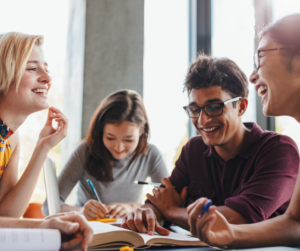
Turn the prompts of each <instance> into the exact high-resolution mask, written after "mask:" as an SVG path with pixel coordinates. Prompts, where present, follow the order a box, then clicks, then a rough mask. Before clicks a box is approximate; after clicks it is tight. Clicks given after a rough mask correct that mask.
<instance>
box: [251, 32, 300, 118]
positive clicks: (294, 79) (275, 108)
mask: <svg viewBox="0 0 300 251" xmlns="http://www.w3.org/2000/svg"><path fill="white" fill-rule="evenodd" d="M274 48H283V46H282V45H281V44H279V43H277V42H275V41H273V40H272V39H271V38H270V37H269V36H268V35H265V36H264V37H263V38H262V39H261V41H260V43H259V46H258V49H259V50H265V49H274ZM283 53H284V51H283V50H282V51H279V50H274V51H266V52H260V54H259V60H260V65H261V66H260V68H259V70H258V72H256V71H253V72H252V74H251V76H250V78H249V80H250V82H251V83H253V84H255V90H256V91H257V92H258V94H259V96H261V97H262V100H261V103H262V105H263V113H264V114H265V115H267V116H279V115H292V114H291V111H293V110H295V102H294V100H295V101H296V102H299V101H298V99H299V98H298V97H299V92H298V90H299V73H296V72H294V71H293V70H289V69H288V68H287V66H286V60H287V59H286V58H285V57H284V56H283ZM295 60H296V61H297V60H298V61H299V58H298V57H294V59H293V61H295Z"/></svg>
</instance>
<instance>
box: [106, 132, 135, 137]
mask: <svg viewBox="0 0 300 251" xmlns="http://www.w3.org/2000/svg"><path fill="white" fill-rule="evenodd" d="M106 134H107V135H109V136H112V137H115V135H113V134H111V133H109V132H107V133H106ZM131 137H133V135H128V136H125V137H124V138H131Z"/></svg>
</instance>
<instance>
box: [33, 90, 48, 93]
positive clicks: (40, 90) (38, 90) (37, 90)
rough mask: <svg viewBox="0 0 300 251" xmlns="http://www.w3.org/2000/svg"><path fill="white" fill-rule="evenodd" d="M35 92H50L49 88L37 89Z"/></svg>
mask: <svg viewBox="0 0 300 251" xmlns="http://www.w3.org/2000/svg"><path fill="white" fill-rule="evenodd" d="M33 92H35V93H44V94H47V93H48V90H47V89H35V90H33Z"/></svg>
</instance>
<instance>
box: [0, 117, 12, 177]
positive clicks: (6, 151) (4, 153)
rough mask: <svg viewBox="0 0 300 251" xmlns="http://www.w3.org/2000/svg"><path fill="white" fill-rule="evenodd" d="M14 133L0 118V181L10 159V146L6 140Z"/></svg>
mask: <svg viewBox="0 0 300 251" xmlns="http://www.w3.org/2000/svg"><path fill="white" fill-rule="evenodd" d="M13 133H14V132H13V131H12V130H11V129H10V128H9V127H8V126H7V125H6V124H5V123H4V122H3V120H2V119H1V118H0V179H1V177H2V175H3V173H4V170H5V168H6V166H7V164H8V161H9V159H10V157H11V146H10V143H9V140H8V138H9V137H10V136H11V135H12V134H13Z"/></svg>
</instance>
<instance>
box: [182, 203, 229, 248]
mask: <svg viewBox="0 0 300 251" xmlns="http://www.w3.org/2000/svg"><path fill="white" fill-rule="evenodd" d="M206 201H207V199H206V198H200V199H198V200H196V201H195V202H194V203H193V204H191V205H190V206H189V207H188V208H187V211H188V216H189V218H188V223H189V225H190V231H191V233H192V234H193V235H195V236H197V237H198V238H199V239H200V240H201V241H204V242H206V243H208V244H210V245H216V246H229V245H232V243H233V241H234V226H233V225H231V224H229V223H228V221H227V220H226V219H225V217H224V216H223V215H222V214H220V213H219V212H218V211H217V210H216V207H215V206H211V207H210V208H209V210H208V212H206V213H204V214H203V215H202V217H201V218H199V215H200V214H201V213H202V210H203V207H204V204H205V202H206Z"/></svg>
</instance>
